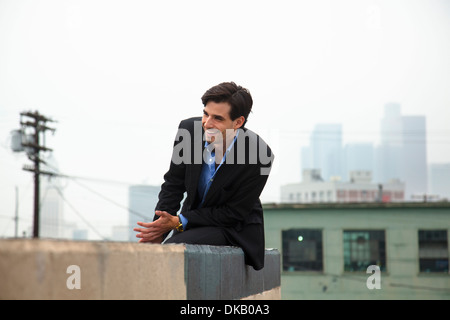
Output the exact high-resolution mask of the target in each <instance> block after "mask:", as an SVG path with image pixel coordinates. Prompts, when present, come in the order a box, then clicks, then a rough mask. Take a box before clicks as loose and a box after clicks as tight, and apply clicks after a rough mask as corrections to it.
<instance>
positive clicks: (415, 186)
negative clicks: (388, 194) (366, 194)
mask: <svg viewBox="0 0 450 320" xmlns="http://www.w3.org/2000/svg"><path fill="white" fill-rule="evenodd" d="M426 149H427V144H426V124H425V117H424V116H402V115H401V111H400V104H398V103H388V104H386V105H385V109H384V117H383V119H382V120H381V123H380V145H379V146H378V148H377V150H376V168H375V180H376V181H377V182H379V183H386V182H388V181H390V180H392V179H399V180H401V181H402V182H404V183H405V200H407V201H408V200H411V198H412V195H414V194H425V193H426V192H427V153H426Z"/></svg>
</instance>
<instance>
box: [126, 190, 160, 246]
mask: <svg viewBox="0 0 450 320" xmlns="http://www.w3.org/2000/svg"><path fill="white" fill-rule="evenodd" d="M160 189H161V188H160V187H159V186H150V185H133V186H130V187H129V189H128V208H129V209H130V210H129V212H128V228H129V229H128V230H129V233H128V239H129V241H132V242H136V241H137V238H136V232H135V231H133V228H134V227H136V226H137V222H138V221H143V222H151V221H152V220H153V216H154V214H155V212H154V210H155V207H156V204H157V202H158V194H159V191H160Z"/></svg>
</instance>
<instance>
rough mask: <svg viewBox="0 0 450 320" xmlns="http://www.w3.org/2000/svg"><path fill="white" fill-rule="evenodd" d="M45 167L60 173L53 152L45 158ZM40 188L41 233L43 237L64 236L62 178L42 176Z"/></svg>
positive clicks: (46, 169) (47, 169)
mask: <svg viewBox="0 0 450 320" xmlns="http://www.w3.org/2000/svg"><path fill="white" fill-rule="evenodd" d="M43 169H44V170H45V171H49V172H53V173H58V165H57V162H56V160H55V158H54V157H53V155H52V154H50V155H49V156H48V157H47V158H46V159H45V164H44V165H43ZM40 190H41V191H40V194H41V207H40V217H39V219H40V223H39V229H40V230H39V235H40V236H41V237H42V238H55V239H57V238H64V237H65V234H64V233H63V226H64V221H63V207H64V206H63V204H64V200H63V199H62V198H61V196H60V192H63V191H62V185H61V181H60V179H59V178H57V177H56V178H55V177H52V178H50V177H48V176H45V177H43V178H41V185H40Z"/></svg>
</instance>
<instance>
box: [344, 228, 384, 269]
mask: <svg viewBox="0 0 450 320" xmlns="http://www.w3.org/2000/svg"><path fill="white" fill-rule="evenodd" d="M370 265H377V266H379V267H380V270H381V271H386V241H385V234H384V230H344V271H366V270H367V267H368V266H370Z"/></svg>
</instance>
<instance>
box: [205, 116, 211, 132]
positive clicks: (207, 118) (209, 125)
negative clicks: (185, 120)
mask: <svg viewBox="0 0 450 320" xmlns="http://www.w3.org/2000/svg"><path fill="white" fill-rule="evenodd" d="M203 126H204V127H205V128H206V129H209V128H212V119H211V117H206V119H205V122H203Z"/></svg>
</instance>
